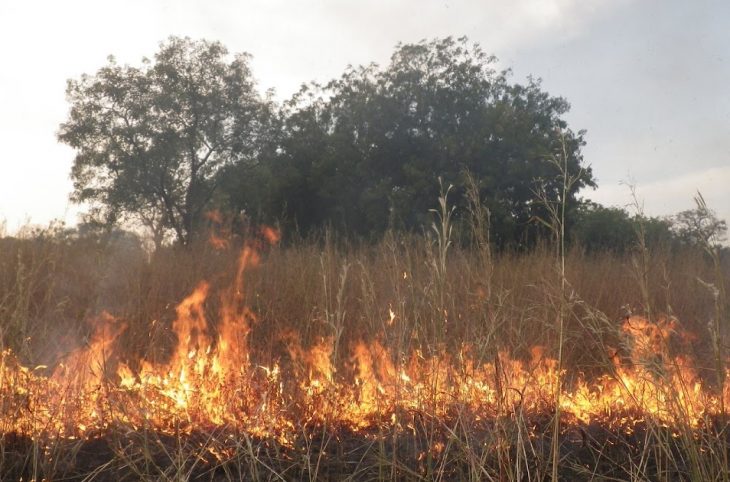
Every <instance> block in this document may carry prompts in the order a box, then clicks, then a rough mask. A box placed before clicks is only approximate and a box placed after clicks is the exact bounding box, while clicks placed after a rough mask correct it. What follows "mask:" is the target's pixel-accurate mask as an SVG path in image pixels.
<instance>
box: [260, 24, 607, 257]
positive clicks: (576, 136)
mask: <svg viewBox="0 0 730 482" xmlns="http://www.w3.org/2000/svg"><path fill="white" fill-rule="evenodd" d="M495 63H496V59H495V58H494V57H491V56H488V55H486V54H485V53H484V52H483V51H482V50H481V48H480V47H479V46H478V45H476V44H471V43H470V42H468V40H467V39H465V38H462V39H453V38H446V39H441V40H434V41H422V42H419V43H417V44H406V45H399V46H398V47H397V48H396V50H395V52H394V54H393V56H392V57H391V61H390V64H389V65H388V66H386V67H385V68H380V67H379V66H377V65H375V64H370V65H366V66H362V67H355V68H353V67H351V68H348V69H347V70H346V71H345V73H344V74H343V75H342V76H341V77H340V78H338V79H335V80H333V81H332V82H330V83H329V84H327V85H326V86H324V87H322V88H319V87H318V86H308V87H307V89H305V90H303V91H302V92H300V93H299V94H297V95H296V96H295V97H294V98H293V99H292V101H291V102H290V103H289V106H288V108H287V110H286V111H285V112H284V116H283V117H284V119H283V125H284V128H283V131H282V139H281V142H280V144H279V147H280V149H279V152H278V154H277V156H276V158H275V159H273V160H272V163H271V165H272V166H276V168H275V169H272V171H271V172H272V173H275V174H276V176H275V178H273V179H272V180H271V181H272V182H271V184H272V186H273V190H272V192H271V193H270V196H271V197H270V202H269V203H268V206H269V208H268V209H271V210H273V211H274V212H276V213H277V215H278V214H280V213H281V212H284V213H285V214H286V216H287V217H288V218H289V219H291V220H293V221H295V222H296V224H297V225H298V226H299V227H300V228H303V229H304V230H308V229H310V228H312V227H316V226H319V225H321V224H331V225H334V226H335V227H338V228H341V229H343V230H346V231H348V232H351V233H355V234H361V235H362V234H372V233H380V232H383V231H384V230H385V229H387V228H389V227H395V228H404V229H420V228H421V227H422V226H424V225H427V224H428V222H429V216H428V214H429V209H430V208H433V207H434V206H435V203H436V200H437V198H438V193H439V191H438V189H439V185H438V181H437V178H438V177H441V178H442V179H443V182H444V184H446V185H449V184H453V185H454V186H456V188H455V190H454V191H453V192H452V196H451V197H450V200H452V201H453V202H454V203H456V205H457V207H458V208H459V209H458V211H457V212H459V211H464V209H462V208H465V206H466V204H467V202H466V199H465V196H464V189H463V188H460V186H463V185H464V182H463V181H464V180H463V172H466V171H468V172H471V173H472V174H473V175H474V177H475V178H476V179H478V187H479V191H480V195H481V197H482V198H483V199H485V200H486V204H487V206H488V207H489V209H490V211H491V213H492V223H493V230H492V232H493V234H494V237H493V238H494V239H495V241H496V242H497V243H498V244H503V245H504V244H510V243H514V242H519V241H522V240H524V239H525V238H526V237H528V236H531V237H532V238H535V237H536V236H537V235H538V234H539V233H535V231H536V230H538V229H539V227H537V225H536V224H535V223H531V220H532V219H534V218H535V217H537V216H539V215H540V214H541V211H540V209H541V206H540V204H539V203H536V202H535V190H536V188H538V187H539V188H540V189H543V190H544V191H545V192H546V193H557V192H558V191H559V190H560V189H561V188H562V180H561V179H562V178H561V176H560V173H559V172H557V170H556V169H555V165H554V163H552V162H550V160H551V159H553V158H554V157H555V156H556V155H557V154H559V153H562V150H563V147H565V150H566V153H567V157H568V162H567V168H568V173H569V175H571V176H573V175H577V174H579V173H580V176H579V179H578V181H577V182H576V183H575V184H574V185H573V186H571V189H570V192H569V193H568V196H569V197H568V199H567V204H568V212H569V213H573V211H574V206H575V205H576V204H577V203H578V201H577V199H576V193H577V192H578V190H580V189H581V188H582V187H584V186H592V185H593V179H592V174H591V170H590V169H589V168H586V169H581V162H582V157H581V152H580V148H581V146H582V145H583V133H582V132H577V133H576V132H573V131H571V130H570V129H569V128H568V126H567V124H566V122H565V121H564V120H563V119H562V116H563V115H564V114H565V113H566V112H567V111H568V109H569V104H568V103H567V102H566V101H565V100H564V99H562V98H559V97H552V96H550V95H549V94H547V93H545V92H544V91H543V90H542V89H541V87H540V83H539V81H536V80H534V79H529V80H528V82H527V84H526V85H520V84H512V83H510V82H509V81H508V78H509V72H508V71H503V72H499V71H497V70H496V68H495Z"/></svg>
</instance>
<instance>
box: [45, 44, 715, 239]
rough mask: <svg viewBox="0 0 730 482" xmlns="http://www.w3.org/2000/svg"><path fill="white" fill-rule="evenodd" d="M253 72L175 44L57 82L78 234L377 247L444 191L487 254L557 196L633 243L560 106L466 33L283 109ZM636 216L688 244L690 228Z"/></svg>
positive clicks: (582, 219)
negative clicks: (131, 230)
mask: <svg viewBox="0 0 730 482" xmlns="http://www.w3.org/2000/svg"><path fill="white" fill-rule="evenodd" d="M249 63H250V58H249V57H248V56H247V55H246V54H238V55H234V56H230V55H229V54H228V52H227V50H226V49H225V47H224V46H223V45H221V44H220V43H217V42H208V41H193V40H190V39H188V38H175V37H171V38H170V39H168V41H166V42H164V43H162V44H161V46H160V50H159V51H158V53H157V54H156V55H155V56H154V59H152V60H148V59H145V60H144V61H143V62H142V63H141V66H138V67H135V66H129V65H124V66H121V65H118V64H117V63H116V62H115V60H114V59H113V57H110V58H109V63H108V65H107V66H105V67H103V68H101V69H100V70H99V71H97V72H96V74H94V75H84V76H82V77H81V78H80V79H77V80H70V81H69V84H68V89H67V97H68V100H69V103H70V113H69V117H68V119H67V121H66V122H65V123H63V124H62V125H61V128H60V131H59V140H60V141H61V142H64V143H66V144H68V145H70V146H71V147H73V148H74V149H75V150H76V152H77V155H76V157H75V160H74V165H73V169H72V178H73V180H74V193H73V196H72V199H73V200H75V201H78V202H85V203H88V204H89V205H90V206H91V207H92V209H91V211H90V214H89V217H88V219H87V220H86V221H87V223H89V225H90V226H104V227H107V228H108V227H112V226H119V225H126V224H133V225H136V226H143V227H145V228H146V229H147V230H148V232H149V233H150V234H151V237H152V238H153V239H154V240H155V244H156V245H158V246H159V245H160V244H162V243H164V242H165V241H166V240H169V241H174V242H177V243H180V244H183V245H189V244H191V243H192V242H193V241H194V240H195V238H196V237H197V236H199V235H200V233H202V232H203V231H205V229H206V226H207V225H208V224H209V223H208V221H207V219H206V213H208V212H210V211H211V210H213V209H216V210H218V211H219V212H222V213H225V214H226V215H227V217H228V219H233V220H239V221H240V222H242V223H277V224H279V225H281V226H282V227H283V228H284V231H285V232H287V233H299V234H300V235H307V234H308V233H311V232H315V231H318V230H320V229H322V228H323V227H328V228H331V229H334V230H336V231H337V232H340V233H342V234H343V235H347V236H356V237H359V238H365V239H376V238H378V237H380V236H381V235H382V234H383V233H384V232H385V231H387V230H403V231H420V230H423V229H424V227H427V226H428V225H429V224H430V223H431V221H432V213H431V212H430V211H431V210H432V209H433V208H435V207H437V203H438V197H439V196H440V195H443V194H444V192H445V191H446V190H448V189H449V187H451V189H450V191H449V197H448V203H449V206H453V207H454V208H455V211H454V220H455V222H456V224H457V226H458V225H459V223H460V222H467V218H468V222H470V223H472V225H473V224H475V223H474V221H475V219H474V216H475V215H476V216H479V217H480V218H481V219H479V220H478V222H476V224H477V225H479V226H481V227H482V228H484V229H486V228H487V227H488V229H489V239H490V242H491V243H492V244H494V245H496V246H498V247H507V246H511V247H529V246H532V245H534V244H535V243H537V242H539V241H540V240H542V239H548V238H549V236H550V230H549V228H548V227H546V226H545V223H544V222H541V221H545V220H547V219H549V217H550V210H551V208H552V207H554V206H555V205H557V204H560V205H564V206H565V208H566V209H565V225H566V228H567V229H568V237H569V238H572V239H575V240H577V241H579V242H581V243H583V244H584V245H586V246H588V247H589V248H590V249H592V247H601V246H605V247H610V248H611V249H621V248H620V247H621V246H624V245H625V243H626V242H628V240H630V239H634V236H632V234H631V233H629V232H628V231H629V229H634V226H635V225H636V223H635V221H636V219H630V218H631V217H630V216H629V215H628V214H627V213H626V212H625V211H623V210H614V209H607V208H602V207H600V206H597V205H594V204H590V203H588V202H586V201H583V200H581V199H579V198H578V195H577V194H578V192H579V191H580V190H581V189H583V188H586V187H595V179H594V178H593V175H592V172H591V169H590V167H586V166H585V165H584V164H583V158H582V154H581V147H582V146H583V145H584V139H583V136H584V132H583V131H580V130H578V131H575V130H573V129H571V128H570V127H569V126H568V125H567V123H566V121H565V119H564V115H565V114H566V113H567V112H568V110H569V107H570V106H569V104H568V102H567V101H566V100H565V99H562V98H559V97H553V96H550V95H549V94H548V93H546V92H545V91H543V90H542V88H541V85H540V82H539V81H538V80H534V79H532V78H529V79H528V80H527V83H526V84H520V83H516V82H513V81H511V79H510V72H509V71H508V70H499V69H498V68H497V61H496V59H495V58H494V57H491V56H488V55H487V54H485V53H484V52H483V51H482V49H481V48H480V47H479V45H476V44H473V43H470V42H469V41H468V40H467V39H465V38H461V39H453V38H446V39H441V40H434V41H422V42H419V43H417V44H407V45H399V46H397V47H396V49H395V52H394V53H393V55H392V57H391V60H390V63H389V64H388V65H387V66H384V67H381V66H378V65H376V64H370V65H367V66H360V67H349V68H348V69H347V70H346V71H345V72H344V73H343V75H342V76H341V77H340V78H338V79H334V80H332V81H331V82H329V83H327V84H325V85H319V84H315V83H310V84H306V85H303V86H302V88H301V90H300V91H299V92H297V93H296V94H295V95H294V96H293V97H292V98H291V99H289V100H287V101H285V102H283V103H277V102H275V101H274V100H273V96H272V95H270V94H266V95H262V94H261V93H260V92H259V91H258V90H257V87H256V83H255V82H254V80H253V79H254V77H253V73H252V72H251V69H250V66H249ZM568 179H569V180H570V182H569V183H567V184H565V181H566V180H568ZM566 187H567V189H564V188H566ZM698 209H699V208H698ZM695 214H696V215H699V216H700V217H702V215H703V214H702V213H699V214H698V213H695ZM706 214H710V215H711V213H709V212H708V213H706ZM705 217H706V216H705ZM637 219H644V218H641V217H639V218H637ZM713 219H714V218H713ZM711 221H712V220H711ZM714 221H716V220H714ZM701 222H705V223H706V222H707V221H701ZM647 223H648V224H640V225H644V226H645V225H650V226H651V229H650V231H652V230H653V231H652V232H654V231H656V232H657V234H656V236H657V237H661V236H669V238H668V239H672V240H675V241H676V240H677V239H679V238H681V237H682V236H684V237H685V238H686V237H687V236H686V234H680V232H683V231H682V230H683V229H685V227H686V226H685V227H682V226H674V225H672V223H670V222H667V221H661V220H647ZM723 227H724V225H723V224H718V225H717V226H716V228H719V229H720V230H721V231H722V229H721V228H723ZM462 231H463V232H464V233H466V229H463V230H462ZM661 233H663V234H661ZM645 234H646V233H645ZM652 235H653V234H652ZM462 238H463V240H464V241H468V236H466V235H464V236H462ZM675 238H676V239H675Z"/></svg>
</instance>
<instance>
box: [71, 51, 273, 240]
mask: <svg viewBox="0 0 730 482" xmlns="http://www.w3.org/2000/svg"><path fill="white" fill-rule="evenodd" d="M66 93H67V98H68V101H69V102H70V104H71V110H70V114H69V117H68V120H67V121H66V122H65V123H63V124H61V128H60V132H59V134H58V138H59V140H60V141H61V142H64V143H66V144H68V145H69V146H71V147H73V148H74V149H76V151H77V152H76V157H75V159H74V164H73V168H72V173H71V177H72V179H73V181H74V192H73V194H72V199H73V200H74V201H76V202H87V203H89V204H90V205H91V206H92V215H93V216H94V217H95V218H98V219H101V220H102V221H103V222H105V223H116V222H119V221H133V222H136V223H140V224H144V225H146V226H147V227H148V228H150V229H151V230H152V231H153V232H154V233H155V235H156V237H157V239H161V237H162V235H163V234H164V231H171V232H172V233H174V236H175V237H176V238H177V240H178V241H179V242H180V243H181V244H189V243H190V242H191V241H192V239H193V237H194V236H195V233H196V230H197V228H198V223H199V222H200V221H201V217H202V214H203V212H204V211H205V209H206V208H207V206H208V205H209V204H210V202H211V199H212V198H213V196H214V194H215V193H216V190H217V189H218V186H219V177H217V176H216V174H217V173H218V172H219V171H220V170H221V169H222V168H223V167H225V166H230V165H232V164H238V165H241V166H250V165H252V164H255V163H256V162H257V160H258V158H259V154H260V152H261V151H262V150H263V149H265V148H266V146H267V142H268V140H269V139H270V138H271V135H272V134H271V130H272V128H271V125H272V123H271V120H272V116H273V114H272V108H271V102H270V101H269V100H267V99H262V98H261V96H259V94H258V93H257V91H256V88H255V84H254V81H253V80H252V75H251V71H250V68H249V56H248V55H247V54H237V55H234V56H233V57H232V58H229V55H228V51H227V50H226V49H225V47H223V45H221V44H220V43H218V42H207V41H193V40H191V39H189V38H177V37H171V38H169V39H168V40H167V41H166V42H164V43H162V44H161V45H160V50H159V51H158V52H157V54H155V56H154V59H153V60H152V61H150V60H148V59H143V61H142V65H141V66H140V67H132V66H129V65H124V66H120V65H118V64H117V63H116V61H115V60H114V58H113V57H109V63H108V65H107V66H105V67H103V68H101V69H100V70H99V71H98V72H97V73H96V74H95V75H93V76H89V75H83V76H82V77H81V78H80V79H78V80H70V81H69V82H68V87H67V91H66Z"/></svg>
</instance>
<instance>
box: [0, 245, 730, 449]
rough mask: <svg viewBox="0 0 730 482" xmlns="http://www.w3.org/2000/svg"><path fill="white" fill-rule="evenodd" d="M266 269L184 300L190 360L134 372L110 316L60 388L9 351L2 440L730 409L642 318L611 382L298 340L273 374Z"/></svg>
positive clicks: (662, 415) (532, 360)
mask: <svg viewBox="0 0 730 482" xmlns="http://www.w3.org/2000/svg"><path fill="white" fill-rule="evenodd" d="M262 236H263V237H264V238H265V239H266V240H267V242H269V243H275V242H277V241H278V239H279V236H278V233H277V232H276V231H274V230H265V231H263V232H262ZM259 261H260V260H259V254H258V250H257V246H256V245H255V244H249V245H247V246H245V247H244V249H243V251H242V252H241V255H240V257H239V261H238V266H237V271H236V275H235V279H234V282H233V284H232V285H231V286H230V287H229V289H227V290H224V291H223V292H222V293H219V294H217V295H216V294H214V293H212V291H211V285H210V284H208V283H206V282H201V283H200V284H198V286H197V287H196V288H195V289H194V290H193V291H192V292H191V293H190V295H189V296H187V297H186V298H185V299H184V300H182V302H181V303H180V304H179V305H178V306H177V309H176V318H175V320H174V322H173V323H172V329H173V331H174V333H175V335H176V340H177V341H176V346H175V347H174V349H173V351H172V354H171V356H170V357H169V360H167V361H166V362H162V363H153V362H150V361H147V360H137V361H136V362H135V363H129V361H126V362H125V360H124V358H123V356H122V355H123V350H122V347H121V346H120V343H119V339H120V336H121V335H122V334H123V333H124V330H125V329H126V326H125V324H124V323H123V322H121V321H119V320H116V319H115V318H114V317H113V316H112V315H110V314H107V313H104V314H102V315H100V316H99V317H98V318H97V319H96V320H95V321H94V325H95V330H94V334H93V336H92V337H91V338H90V339H89V342H88V344H87V346H85V347H83V348H81V349H79V350H77V351H76V352H74V353H72V354H71V355H70V356H68V357H67V358H66V359H65V360H63V361H62V362H60V363H59V364H58V366H57V367H56V368H55V369H54V370H53V371H52V372H51V374H50V375H48V374H45V370H44V369H43V367H39V368H37V369H33V368H29V367H26V366H23V365H22V364H21V363H19V361H18V360H17V358H16V356H15V355H14V354H13V353H12V352H11V351H10V350H5V351H3V352H2V353H1V355H0V430H2V432H4V433H9V432H17V433H20V434H24V435H28V436H31V437H39V438H40V437H66V438H73V437H87V436H91V435H93V434H97V433H102V432H103V431H104V430H106V429H108V428H109V427H111V426H128V427H131V428H132V429H139V428H146V429H154V430H157V431H160V432H163V433H167V432H170V433H172V432H175V433H179V432H180V431H183V432H191V431H193V430H200V429H206V428H216V427H226V428H229V429H231V430H234V431H239V432H245V433H248V434H251V435H255V436H262V437H273V438H276V439H277V440H279V441H280V442H281V443H287V442H288V441H290V440H292V439H293V438H294V437H295V436H296V433H297V431H300V430H301V427H302V426H305V425H308V426H318V425H323V424H330V425H338V424H339V425H341V426H344V427H348V428H349V429H350V430H353V431H368V430H370V429H372V428H374V427H382V426H390V427H391V428H394V429H398V428H403V429H407V423H406V422H405V421H403V420H402V419H401V416H400V415H399V414H403V413H422V414H427V415H428V416H433V417H439V418H444V419H448V418H449V417H452V416H454V414H456V413H465V412H468V413H470V414H473V416H474V417H475V418H476V419H479V420H486V419H497V418H498V417H504V416H510V414H514V413H517V412H520V413H526V414H530V413H548V414H549V413H553V412H554V411H555V407H554V406H553V405H552V404H553V403H554V400H555V397H554V393H555V389H556V387H557V386H558V384H560V388H561V391H562V392H561V393H562V394H561V397H560V403H561V413H562V416H563V417H566V419H567V420H568V421H573V422H575V423H590V422H592V421H598V422H602V423H604V422H605V423H607V424H611V423H623V424H628V425H629V426H630V424H631V423H632V422H633V421H636V420H642V419H651V420H655V421H656V422H657V423H660V424H663V425H666V426H674V425H675V424H678V423H680V421H685V422H684V423H687V422H686V421H689V423H690V424H692V425H693V426H698V425H700V424H702V423H703V421H704V420H705V417H709V416H712V415H714V414H717V413H719V412H720V410H721V407H722V405H723V404H722V402H723V401H724V403H727V402H728V401H730V391H728V390H725V391H724V392H721V393H719V394H718V393H716V392H715V391H712V390H710V389H708V388H707V387H705V386H704V385H703V384H702V382H701V380H700V377H699V376H698V374H697V371H696V368H695V367H694V366H693V364H692V363H691V361H690V360H689V359H686V358H681V357H669V355H668V354H669V353H670V350H669V346H668V345H669V343H670V337H671V336H672V334H673V333H679V332H681V330H680V328H679V327H678V326H677V325H676V323H675V322H671V321H659V322H656V323H654V322H649V321H647V320H645V319H642V318H639V317H631V318H629V319H627V320H626V321H625V322H624V324H623V333H624V336H625V338H626V340H627V342H628V345H629V347H630V353H629V356H628V357H624V358H623V359H621V358H619V357H613V360H614V361H613V366H612V369H611V370H610V371H609V372H608V373H605V374H604V375H602V376H600V377H598V378H594V379H588V378H586V377H582V376H578V377H572V378H571V379H570V380H571V381H570V383H568V382H567V381H565V379H566V377H565V376H564V375H565V373H559V372H558V370H557V366H558V364H557V362H556V361H555V360H553V359H551V358H549V357H546V356H544V355H543V352H542V350H541V349H539V348H535V349H533V350H532V354H531V356H530V357H529V359H527V360H520V359H516V358H513V357H511V356H510V354H509V353H499V354H498V355H497V356H495V357H494V358H493V359H492V360H490V361H488V362H483V361H477V360H476V358H475V357H474V356H472V355H471V353H472V351H473V349H472V347H470V346H468V345H464V346H463V347H462V349H461V351H460V353H459V355H458V356H449V355H446V354H443V355H426V354H424V353H422V352H420V351H418V350H415V351H413V352H412V353H408V354H403V353H398V352H395V351H391V350H389V349H388V347H386V346H384V345H383V343H382V342H381V341H379V340H377V339H375V340H362V341H360V342H357V343H355V344H353V345H352V346H349V347H347V348H346V349H348V350H349V357H345V358H346V362H345V363H344V364H340V365H341V366H337V364H336V363H335V361H334V358H335V356H334V355H335V353H336V350H337V348H336V346H337V345H336V343H337V342H336V340H335V339H334V338H322V339H320V340H319V341H318V342H317V343H316V344H314V346H311V347H307V348H305V347H302V346H300V345H299V343H298V337H297V336H296V334H289V335H287V336H283V337H282V338H283V339H284V341H285V343H286V346H287V347H288V353H287V354H286V356H285V357H284V356H283V355H282V356H283V358H282V359H281V362H275V363H272V364H271V365H269V366H262V365H259V364H256V363H253V362H252V361H251V360H252V357H251V346H250V340H249V335H250V333H251V330H252V323H253V322H254V320H255V314H254V313H253V312H252V311H251V310H250V309H249V308H248V307H247V305H246V303H245V299H244V294H243V293H244V289H243V288H244V274H245V272H246V270H247V269H248V268H250V267H252V266H256V265H257V264H258V263H259ZM404 277H405V274H404ZM213 296H219V300H218V301H219V303H218V304H216V306H219V307H220V308H219V311H218V313H217V315H216V318H215V319H212V320H211V319H208V316H209V313H208V312H207V311H206V309H205V308H206V306H207V305H206V303H207V302H208V301H209V300H211V298H212V297H213ZM388 313H389V317H388V321H387V325H388V326H391V325H392V324H393V322H394V320H397V319H398V318H397V317H396V314H395V313H394V312H393V310H392V308H391V307H389V309H388ZM339 349H340V350H342V347H341V348H339ZM617 421H618V422H617ZM403 424H405V425H403ZM404 427H405V428H404Z"/></svg>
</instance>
